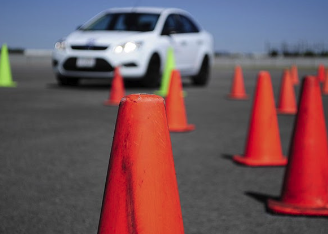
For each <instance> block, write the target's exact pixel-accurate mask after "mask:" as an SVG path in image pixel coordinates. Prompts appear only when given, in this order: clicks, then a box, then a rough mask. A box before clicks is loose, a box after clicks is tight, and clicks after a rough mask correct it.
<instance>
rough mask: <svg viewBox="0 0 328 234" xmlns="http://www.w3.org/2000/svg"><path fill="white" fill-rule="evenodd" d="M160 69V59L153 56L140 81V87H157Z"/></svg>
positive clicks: (155, 55)
mask: <svg viewBox="0 0 328 234" xmlns="http://www.w3.org/2000/svg"><path fill="white" fill-rule="evenodd" d="M160 68H161V62H160V58H159V56H158V55H157V54H154V55H153V56H152V57H151V59H150V60H149V64H148V68H147V71H146V74H145V76H144V77H143V78H142V79H141V85H142V86H144V87H148V88H154V87H157V86H158V85H159V82H160V79H161V71H160Z"/></svg>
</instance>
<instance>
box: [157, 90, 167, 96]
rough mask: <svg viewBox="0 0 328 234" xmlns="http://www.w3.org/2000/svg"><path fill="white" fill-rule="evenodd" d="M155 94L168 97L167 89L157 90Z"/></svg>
mask: <svg viewBox="0 0 328 234" xmlns="http://www.w3.org/2000/svg"><path fill="white" fill-rule="evenodd" d="M154 94H156V95H159V96H161V97H166V96H167V91H162V90H157V91H155V92H154Z"/></svg>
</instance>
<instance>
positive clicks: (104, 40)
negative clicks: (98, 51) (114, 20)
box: [66, 31, 140, 45]
mask: <svg viewBox="0 0 328 234" xmlns="http://www.w3.org/2000/svg"><path fill="white" fill-rule="evenodd" d="M137 34H140V32H120V31H75V32H73V33H71V34H70V35H69V36H68V37H67V38H66V42H67V43H68V44H71V45H73V44H75V45H87V44H93V45H110V44H113V43H114V44H117V43H122V42H126V40H129V38H130V37H131V36H133V35H137Z"/></svg>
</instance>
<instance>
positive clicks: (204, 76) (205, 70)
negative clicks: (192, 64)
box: [192, 57, 210, 86]
mask: <svg viewBox="0 0 328 234" xmlns="http://www.w3.org/2000/svg"><path fill="white" fill-rule="evenodd" d="M209 77H210V64H209V61H208V57H205V58H204V60H203V62H202V66H201V67H200V70H199V72H198V74H197V75H196V76H193V77H192V81H193V83H194V85H198V86H205V85H206V84H207V82H208V80H209Z"/></svg>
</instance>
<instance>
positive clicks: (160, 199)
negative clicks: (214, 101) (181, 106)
mask: <svg viewBox="0 0 328 234" xmlns="http://www.w3.org/2000/svg"><path fill="white" fill-rule="evenodd" d="M131 233H149V234H153V233H156V234H171V233H177V234H183V233H184V228H183V221H182V214H181V206H180V199H179V192H178V186H177V180H176V175H175V169H174V161H173V155H172V147H171V140H170V134H169V130H168V127H167V119H166V113H165V105H164V99H163V98H162V97H160V96H157V95H150V94H132V95H128V96H126V97H124V98H123V99H122V101H121V103H120V106H119V110H118V115H117V120H116V127H115V134H114V139H113V144H112V151H111V155H110V161H109V166H108V173H107V180H106V186H105V192H104V197H103V204H102V210H101V215H100V222H99V227H98V234H131Z"/></svg>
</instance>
